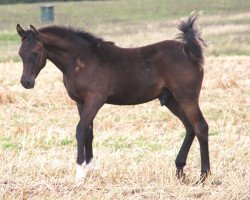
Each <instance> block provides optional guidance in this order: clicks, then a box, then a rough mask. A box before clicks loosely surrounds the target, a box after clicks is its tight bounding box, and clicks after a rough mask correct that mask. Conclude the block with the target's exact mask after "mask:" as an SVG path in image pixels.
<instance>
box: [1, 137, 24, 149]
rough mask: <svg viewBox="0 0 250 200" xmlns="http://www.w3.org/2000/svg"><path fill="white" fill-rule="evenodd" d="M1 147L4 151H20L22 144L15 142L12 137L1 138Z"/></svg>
mask: <svg viewBox="0 0 250 200" xmlns="http://www.w3.org/2000/svg"><path fill="white" fill-rule="evenodd" d="M0 147H2V148H3V149H10V150H15V149H16V150H19V149H20V148H21V144H19V143H18V142H15V141H13V139H12V138H11V137H0Z"/></svg>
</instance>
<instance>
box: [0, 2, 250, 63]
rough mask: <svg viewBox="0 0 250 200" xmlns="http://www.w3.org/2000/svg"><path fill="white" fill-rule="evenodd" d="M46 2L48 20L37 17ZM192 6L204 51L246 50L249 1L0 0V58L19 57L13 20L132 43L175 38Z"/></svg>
mask: <svg viewBox="0 0 250 200" xmlns="http://www.w3.org/2000/svg"><path fill="white" fill-rule="evenodd" d="M46 6H51V7H52V9H53V17H54V20H53V22H51V23H46V22H42V18H44V17H45V18H46V17H50V16H47V14H48V13H47V14H46V12H47V11H46V10H42V7H46ZM45 9H46V8H45ZM194 10H196V11H204V14H203V16H202V17H200V22H199V24H200V25H201V26H202V27H203V28H204V30H203V32H204V38H205V39H206V40H208V41H209V43H210V47H209V48H207V54H208V55H215V56H220V55H249V52H250V1H249V0H239V1H236V0H227V1H225V0H203V1H200V0H180V1H178V2H176V1H175V0H136V1H134V0H121V1H119V0H113V1H95V0H94V1H53V2H52V1H42V0H41V1H35V0H21V1H18V0H1V1H0V15H1V17H0V61H8V60H14V61H20V60H19V57H18V56H17V47H18V45H19V38H18V36H17V34H16V31H15V27H16V24H17V23H20V24H21V25H22V26H23V27H24V28H28V27H29V24H32V25H34V26H35V27H37V28H39V27H43V26H47V25H50V24H56V25H63V26H72V27H77V28H85V29H86V30H87V31H89V32H92V33H94V34H96V35H97V36H99V37H103V38H104V39H106V40H112V41H114V42H115V43H116V44H118V45H121V46H124V47H133V46H138V45H145V44H149V43H152V42H157V41H160V40H165V39H172V38H174V37H175V36H176V34H177V33H178V30H177V28H176V27H177V25H178V22H179V21H180V19H181V18H182V17H185V16H188V15H189V14H190V13H191V12H192V11H194ZM50 11H51V10H50ZM50 11H49V12H50ZM42 14H43V16H42ZM50 14H51V13H49V15H50ZM45 20H46V19H45ZM7 47H8V48H7Z"/></svg>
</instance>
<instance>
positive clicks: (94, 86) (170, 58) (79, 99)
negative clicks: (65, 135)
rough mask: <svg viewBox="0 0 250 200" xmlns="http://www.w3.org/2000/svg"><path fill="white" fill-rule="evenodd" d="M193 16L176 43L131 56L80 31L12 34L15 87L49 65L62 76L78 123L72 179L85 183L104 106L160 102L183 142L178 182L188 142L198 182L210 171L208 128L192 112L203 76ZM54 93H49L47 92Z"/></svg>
mask: <svg viewBox="0 0 250 200" xmlns="http://www.w3.org/2000/svg"><path fill="white" fill-rule="evenodd" d="M197 17H198V15H196V16H194V15H190V16H189V17H188V18H187V19H185V20H182V21H181V22H180V24H179V26H178V28H179V30H180V31H181V32H180V34H179V36H178V37H177V38H176V39H175V40H165V41H162V42H158V43H155V44H151V45H147V46H143V47H138V48H121V47H118V46H116V45H115V44H114V43H112V42H107V41H104V40H103V39H101V38H98V37H96V36H94V35H93V34H90V33H88V32H86V31H83V30H77V29H73V28H66V27H60V26H48V27H44V28H40V29H35V28H34V27H33V26H32V25H30V29H29V30H23V29H22V28H21V26H20V25H19V24H18V25H17V27H16V29H17V32H18V34H19V35H20V37H21V40H22V44H21V47H20V50H19V55H20V56H21V58H22V61H23V74H22V77H21V84H22V85H23V87H25V88H26V89H30V88H33V87H34V85H35V79H36V77H37V76H38V74H39V72H40V71H41V70H42V69H43V67H44V66H45V65H46V60H47V59H48V60H50V61H51V62H52V63H54V65H55V66H56V67H57V68H58V69H59V70H61V72H62V73H63V82H64V85H65V88H66V90H67V92H68V95H69V96H70V97H71V98H72V99H73V100H74V101H75V102H76V104H77V108H78V111H79V115H80V121H79V123H78V125H77V128H76V139H77V161H76V162H77V171H76V179H77V180H78V181H81V180H84V179H85V177H86V174H87V172H88V170H89V169H90V168H91V163H92V162H91V161H92V158H93V151H92V141H93V120H94V118H95V116H96V114H97V112H98V111H99V109H100V108H101V107H102V106H103V105H104V104H105V103H107V104H115V105H135V104H141V103H145V102H148V101H152V100H154V99H157V98H158V99H159V100H160V103H161V105H162V106H166V107H167V108H168V109H169V110H170V111H171V112H172V113H173V114H174V115H176V116H177V117H178V118H179V119H180V120H181V121H182V123H183V125H184V127H185V129H186V136H185V138H184V141H183V144H182V146H181V148H180V151H179V153H178V155H177V158H176V160H175V164H176V168H177V173H176V175H177V177H178V178H182V177H184V175H185V174H184V172H183V167H184V166H185V165H186V159H187V155H188V152H189V149H190V147H191V145H192V142H193V140H194V137H195V136H197V138H198V141H199V145H200V155H201V177H200V179H199V182H203V181H204V180H205V178H206V177H207V175H208V173H209V171H210V163H209V150H208V124H207V123H206V121H205V119H204V117H203V115H202V112H201V110H200V108H199V94H200V90H201V84H202V80H203V75H204V69H203V65H204V57H203V48H204V46H205V42H204V41H203V39H202V38H201V33H200V31H199V29H198V28H197V25H196V21H197ZM52 92H53V91H52Z"/></svg>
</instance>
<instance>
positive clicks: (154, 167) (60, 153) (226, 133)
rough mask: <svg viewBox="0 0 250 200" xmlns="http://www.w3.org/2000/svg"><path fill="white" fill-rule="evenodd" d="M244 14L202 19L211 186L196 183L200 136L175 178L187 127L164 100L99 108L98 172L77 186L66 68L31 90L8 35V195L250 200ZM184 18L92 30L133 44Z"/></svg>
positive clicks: (1, 72)
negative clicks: (64, 77)
mask: <svg viewBox="0 0 250 200" xmlns="http://www.w3.org/2000/svg"><path fill="white" fill-rule="evenodd" d="M239 2H240V1H239ZM70 5H71V4H70ZM243 7H244V6H243ZM0 9H1V8H0ZM236 11H237V10H236ZM239 13H241V14H239ZM239 13H237V12H236V13H232V15H230V16H226V15H223V17H220V18H219V19H220V20H221V21H220V22H218V15H219V14H216V13H211V15H204V16H202V17H201V20H200V23H201V24H203V25H205V29H204V30H203V32H204V34H203V35H204V38H206V39H209V41H210V42H211V44H210V46H209V47H208V48H207V50H206V55H207V56H206V57H207V58H206V63H205V67H204V68H205V79H204V83H203V87H202V91H201V98H200V105H201V109H202V111H203V113H204V116H205V118H206V119H207V122H208V124H209V126H210V130H209V135H210V137H209V144H210V157H211V158H210V159H211V171H212V174H211V176H210V177H209V179H208V180H207V181H206V183H205V184H204V185H203V186H202V185H194V183H195V182H196V181H197V179H198V177H199V172H200V155H199V145H198V142H197V140H195V141H194V143H193V146H192V148H191V150H190V153H189V157H188V160H187V166H186V167H185V173H186V179H185V180H184V181H183V182H181V181H179V180H176V178H175V165H174V160H175V157H176V155H177V153H178V151H179V148H180V146H181V143H182V141H183V138H184V134H185V131H184V128H183V126H182V124H181V123H180V121H179V120H177V118H176V117H174V116H173V115H172V114H171V113H170V112H169V111H168V110H167V109H166V108H165V107H161V106H160V103H159V101H157V100H156V101H153V102H150V103H147V104H142V105H137V106H112V105H105V106H104V107H103V108H102V109H101V110H100V112H99V113H98V115H97V117H96V119H95V121H94V135H95V138H94V163H95V170H94V171H93V172H92V174H90V175H89V177H88V179H87V180H86V182H85V183H84V184H83V185H80V186H79V185H77V184H75V180H74V177H75V158H76V141H75V126H76V124H77V122H78V119H79V118H78V113H77V109H76V106H75V104H74V102H73V101H71V100H70V99H69V97H68V96H67V94H66V90H65V89H64V86H63V83H62V75H61V72H60V71H59V70H58V69H56V68H55V67H54V66H53V65H52V64H51V63H48V64H47V66H46V67H45V68H44V70H43V71H42V72H41V73H40V75H39V77H38V78H37V80H36V86H35V88H34V89H33V90H25V89H24V88H22V86H21V84H20V83H19V80H20V76H21V73H22V63H21V62H14V61H12V60H16V59H15V56H16V54H17V51H18V45H19V41H16V39H13V40H14V42H13V43H11V42H10V43H6V44H5V43H4V42H3V41H2V43H1V37H0V44H4V45H5V49H8V45H10V50H7V51H6V54H8V55H10V58H13V59H8V60H6V58H7V57H4V58H3V57H2V58H3V62H1V63H0V199H3V200H8V199H18V200H19V199H32V200H33V199H35V200H40V199H60V200H61V199H65V200H66V199H67V200H68V199H72V200H75V199H86V200H90V199H91V200H92V199H93V200H95V199H104V200H106V199H107V200H111V199H112V200H116V199H130V200H139V199H150V200H151V199H152V200H154V199H164V200H165V199H177V200H179V199H180V200H182V199H206V200H212V199H213V200H215V199H218V200H219V199H223V200H227V199H229V200H231V199H237V200H249V199H250V192H249V191H250V150H249V144H250V125H249V122H250V114H249V113H250V53H249V52H250V46H249V43H247V42H245V41H248V40H249V30H250V24H249V21H248V22H245V21H246V19H248V20H249V19H250V13H249V12H239ZM183 16H184V15H183ZM178 21H179V18H178V17H176V18H173V19H167V20H165V21H164V20H162V19H158V18H155V19H153V20H149V21H147V23H145V22H143V23H139V20H138V21H137V22H136V23H134V22H133V23H129V22H126V23H125V22H119V21H118V22H115V21H113V22H112V23H106V24H101V25H98V24H97V25H96V26H93V27H92V28H93V30H94V31H93V32H96V33H98V35H99V36H103V37H104V38H105V39H107V40H112V41H115V42H116V43H117V44H118V45H121V46H127V47H132V46H139V45H144V44H149V43H152V42H156V41H160V40H163V39H171V38H173V37H174V36H175V34H176V33H178V31H177V29H176V26H177V23H178ZM225 22H226V23H225ZM6 33H10V34H12V32H11V31H9V32H6ZM6 33H5V32H4V33H2V35H4V34H6ZM13 34H14V33H13ZM0 36H1V34H0ZM15 37H16V36H15ZM234 41H235V43H234ZM242 41H244V42H242ZM235 44H237V45H235ZM1 48H2V49H1ZM1 48H0V52H2V54H3V52H5V51H4V49H3V47H1ZM239 49H243V50H242V52H243V53H242V52H241V51H239ZM220 52H224V53H223V56H219V55H220Z"/></svg>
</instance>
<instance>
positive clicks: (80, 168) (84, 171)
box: [75, 162, 94, 185]
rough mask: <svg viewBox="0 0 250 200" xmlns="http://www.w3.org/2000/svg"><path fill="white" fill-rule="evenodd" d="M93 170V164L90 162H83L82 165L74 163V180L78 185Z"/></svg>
mask: <svg viewBox="0 0 250 200" xmlns="http://www.w3.org/2000/svg"><path fill="white" fill-rule="evenodd" d="M93 170H94V165H93V163H92V162H90V163H88V164H86V163H83V164H82V165H78V164H77V165H76V177H75V182H76V184H78V185H80V184H83V183H84V182H85V181H86V178H87V176H88V175H89V174H90V172H91V171H93Z"/></svg>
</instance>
